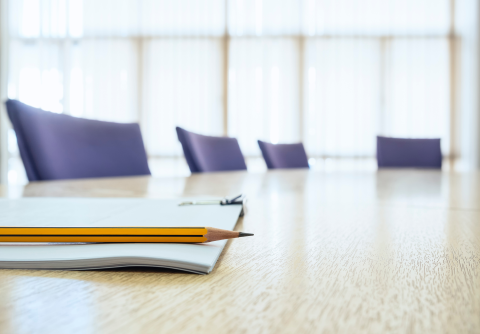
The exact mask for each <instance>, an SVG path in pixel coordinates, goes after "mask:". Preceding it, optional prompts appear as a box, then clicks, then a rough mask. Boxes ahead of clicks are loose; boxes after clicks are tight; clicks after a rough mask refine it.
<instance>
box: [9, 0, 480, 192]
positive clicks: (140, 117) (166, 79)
mask: <svg viewBox="0 0 480 334" xmlns="http://www.w3.org/2000/svg"><path fill="white" fill-rule="evenodd" d="M0 4H1V7H0V15H1V16H0V20H1V21H0V23H1V25H0V34H1V38H0V41H1V44H0V52H1V53H0V56H1V57H0V61H1V71H0V97H1V99H2V106H1V108H2V110H1V131H0V135H1V136H0V138H1V140H0V144H1V150H0V152H1V180H2V182H3V183H9V184H23V183H26V182H27V178H26V176H25V172H24V169H23V166H22V162H21V159H20V156H19V153H18V148H17V144H16V138H15V133H14V131H13V130H12V129H11V126H10V124H9V122H8V121H7V117H6V114H5V106H4V105H3V101H5V100H6V99H7V98H10V99H18V100H20V101H22V102H24V103H27V104H30V105H32V106H35V107H39V108H42V109H45V110H48V111H52V112H56V113H66V114H69V115H73V116H78V117H84V118H90V119H98V120H107V121H116V122H139V123H140V126H141V129H142V133H143V136H144V140H145V145H146V149H147V153H148V156H149V163H150V167H151V170H152V174H153V175H154V176H184V175H188V174H189V169H188V166H187V165H186V163H185V161H184V158H183V153H182V149H181V145H180V144H179V142H178V140H177V135H176V133H175V126H177V125H178V126H182V127H184V128H186V129H188V130H191V131H194V132H198V133H202V134H208V135H227V136H232V137H237V138H238V140H239V143H240V146H241V148H242V151H243V153H244V155H245V156H246V158H247V165H248V169H249V170H250V171H252V172H261V171H264V170H266V166H265V163H264V162H263V159H262V158H261V154H260V150H259V149H258V145H257V142H256V141H257V139H262V140H265V141H268V142H272V143H283V142H287V143H289V142H299V141H302V142H303V143H304V145H305V148H306V151H307V154H308V155H309V158H310V160H309V162H310V165H311V167H312V169H319V170H339V169H340V170H369V169H372V170H374V169H376V168H377V167H376V160H375V150H376V136H377V135H385V136H393V137H406V138H418V137H422V138H434V137H437V138H441V140H442V152H443V155H444V157H445V160H446V162H447V163H444V164H443V166H444V167H443V168H444V169H456V170H473V169H477V168H478V167H479V166H480V136H479V132H480V131H479V130H480V117H479V114H480V105H479V101H478V92H479V86H478V81H479V75H480V70H479V66H478V64H479V59H480V58H479V57H478V44H479V38H480V37H479V35H480V34H479V32H480V29H479V13H480V9H479V5H478V1H477V0H0Z"/></svg>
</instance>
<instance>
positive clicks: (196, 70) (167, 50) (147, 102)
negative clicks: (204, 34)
mask: <svg viewBox="0 0 480 334" xmlns="http://www.w3.org/2000/svg"><path fill="white" fill-rule="evenodd" d="M143 52H144V58H143V66H144V68H146V69H148V70H146V71H144V72H143V73H144V74H143V75H144V81H143V87H144V89H143V92H144V95H143V97H142V100H143V102H144V106H143V107H144V108H143V111H144V114H143V115H142V117H143V124H144V127H143V130H144V132H143V134H144V136H145V139H146V142H147V145H148V150H149V153H150V154H152V155H181V154H182V151H181V147H180V144H179V143H178V140H177V135H176V132H175V126H177V125H178V126H182V127H185V128H187V129H189V130H192V131H196V132H200V133H206V134H211V135H218V136H220V135H222V134H223V104H222V103H223V89H222V78H223V65H222V44H221V41H220V40H218V39H217V38H212V39H210V38H202V39H198V38H197V39H177V38H173V39H152V40H148V41H147V42H146V45H145V47H144V49H143Z"/></svg>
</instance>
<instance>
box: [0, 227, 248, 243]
mask: <svg viewBox="0 0 480 334" xmlns="http://www.w3.org/2000/svg"><path fill="white" fill-rule="evenodd" d="M252 235H253V234H251V233H244V232H235V231H228V230H222V229H218V228H214V227H10V226H9V227H0V242H186V243H203V242H211V241H216V240H223V239H233V238H241V237H247V236H252Z"/></svg>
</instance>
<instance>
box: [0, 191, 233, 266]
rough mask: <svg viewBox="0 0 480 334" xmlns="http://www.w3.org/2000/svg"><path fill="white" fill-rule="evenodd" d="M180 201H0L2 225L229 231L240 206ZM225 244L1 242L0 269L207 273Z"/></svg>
mask: <svg viewBox="0 0 480 334" xmlns="http://www.w3.org/2000/svg"><path fill="white" fill-rule="evenodd" d="M180 201H181V199H174V200H158V199H130V198H128V199H127V198H115V199H113V198H109V199H100V198H95V199H93V198H26V199H18V200H13V199H0V225H1V226H208V227H216V228H221V229H225V230H233V228H234V227H235V224H236V223H237V220H238V217H239V216H240V213H241V211H242V206H241V205H227V206H221V205H191V206H178V204H179V202H180ZM226 242H227V240H221V241H215V242H211V243H204V244H166V243H164V244H153V243H152V244H150V243H80V244H79V243H75V244H68V243H38V244H34V243H28V244H26V243H0V268H10V269H73V270H80V269H100V268H114V267H126V266H149V267H163V268H173V269H179V270H184V271H190V272H194V273H200V274H207V273H209V272H210V271H212V269H213V267H214V266H215V263H216V262H217V259H218V257H219V256H220V253H221V252H222V250H223V248H224V247H225V244H226Z"/></svg>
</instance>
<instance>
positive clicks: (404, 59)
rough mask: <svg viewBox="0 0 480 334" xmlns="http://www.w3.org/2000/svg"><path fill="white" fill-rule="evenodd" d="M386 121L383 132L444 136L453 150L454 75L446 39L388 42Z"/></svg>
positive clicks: (445, 148) (444, 142)
mask: <svg viewBox="0 0 480 334" xmlns="http://www.w3.org/2000/svg"><path fill="white" fill-rule="evenodd" d="M385 57H386V60H387V67H386V74H385V76H386V87H385V92H386V96H385V97H386V98H385V110H384V117H385V125H384V127H383V128H382V132H384V133H385V134H388V135H392V136H397V137H434V138H435V137H436V138H439V137H440V138H442V149H443V152H449V150H450V135H449V125H450V122H449V120H450V118H449V117H450V114H449V113H450V77H449V53H448V41H447V40H446V39H427V40H405V39H397V40H393V41H390V42H389V43H388V48H387V53H386V55H385Z"/></svg>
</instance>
